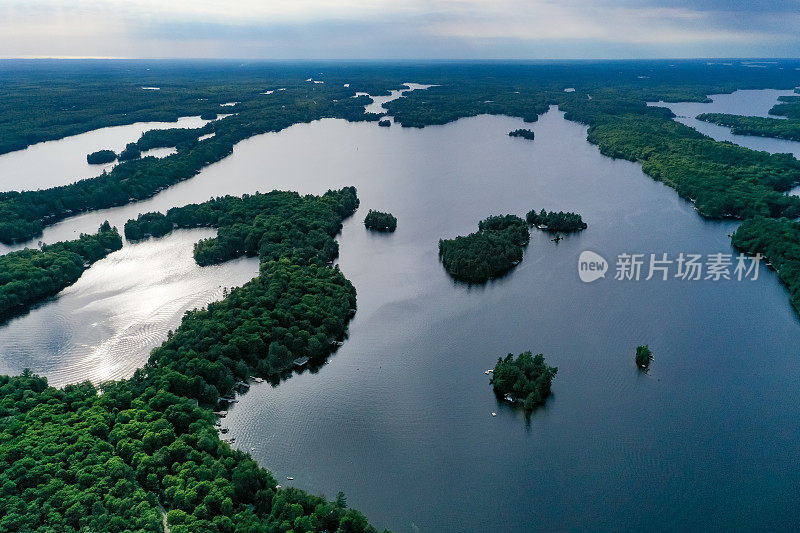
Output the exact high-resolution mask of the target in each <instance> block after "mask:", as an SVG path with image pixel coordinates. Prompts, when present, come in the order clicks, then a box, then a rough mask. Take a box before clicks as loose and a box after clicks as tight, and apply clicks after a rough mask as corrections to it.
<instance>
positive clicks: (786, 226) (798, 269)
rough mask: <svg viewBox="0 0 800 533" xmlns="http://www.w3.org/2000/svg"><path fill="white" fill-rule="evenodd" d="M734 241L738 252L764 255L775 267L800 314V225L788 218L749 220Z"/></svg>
mask: <svg viewBox="0 0 800 533" xmlns="http://www.w3.org/2000/svg"><path fill="white" fill-rule="evenodd" d="M731 240H732V242H733V245H734V246H735V247H736V248H737V249H739V250H741V251H742V252H745V253H748V254H756V253H760V254H761V255H762V256H763V257H764V258H765V259H766V260H767V261H768V262H769V264H771V265H772V267H773V268H774V269H775V270H776V271H777V273H778V277H779V278H780V280H781V281H782V282H783V284H784V285H786V287H787V288H788V289H789V297H790V299H791V301H792V305H793V306H794V308H795V310H796V311H797V312H799V313H800V222H796V221H794V220H790V219H788V218H780V219H772V218H753V219H750V220H745V221H744V222H742V224H741V225H740V226H739V228H738V229H737V230H736V232H735V233H734V234H733V237H732V239H731Z"/></svg>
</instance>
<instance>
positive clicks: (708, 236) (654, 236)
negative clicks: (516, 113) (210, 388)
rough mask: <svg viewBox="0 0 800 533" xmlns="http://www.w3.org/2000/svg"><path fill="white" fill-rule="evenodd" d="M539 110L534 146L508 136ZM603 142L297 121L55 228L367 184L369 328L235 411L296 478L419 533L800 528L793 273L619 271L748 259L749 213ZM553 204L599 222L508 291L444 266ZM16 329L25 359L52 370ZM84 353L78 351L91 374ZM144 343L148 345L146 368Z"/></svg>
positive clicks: (544, 129)
mask: <svg viewBox="0 0 800 533" xmlns="http://www.w3.org/2000/svg"><path fill="white" fill-rule="evenodd" d="M519 127H532V129H533V130H534V131H535V133H536V140H535V141H533V142H530V141H526V140H524V139H513V138H509V137H508V136H507V133H508V132H509V131H510V130H513V129H516V128H519ZM585 135H586V129H585V127H583V126H581V125H578V124H575V123H570V122H567V121H565V120H564V119H563V116H562V114H561V113H559V112H558V111H556V110H551V111H550V112H549V113H547V114H546V115H545V116H543V117H542V118H541V119H540V121H539V122H537V123H535V124H533V125H532V126H530V125H523V123H522V121H521V120H518V119H513V118H507V117H488V116H480V117H475V118H471V119H464V120H460V121H458V122H455V123H453V124H449V125H446V126H437V127H429V128H425V129H423V130H417V129H402V128H398V127H397V126H392V127H391V128H379V127H378V126H377V125H375V124H366V123H359V124H350V123H346V122H343V121H340V120H323V121H318V122H314V123H311V124H302V125H296V126H293V127H291V128H289V129H287V130H285V131H283V132H280V133H276V134H266V135H262V136H258V137H254V138H252V139H249V140H247V141H243V142H241V143H239V144H238V145H237V146H236V148H235V150H234V154H233V155H232V156H231V157H229V158H227V159H225V160H223V161H221V162H219V163H217V164H215V165H212V166H210V167H208V168H207V169H205V170H204V171H203V172H202V173H201V174H200V175H199V176H197V177H196V178H193V179H192V180H189V181H187V182H184V183H182V184H180V185H177V186H175V187H172V188H170V189H168V190H166V191H164V192H163V193H161V194H159V195H158V196H156V197H155V198H153V199H152V200H149V201H147V202H142V203H139V204H135V205H132V206H127V207H123V208H118V209H113V210H108V211H103V212H93V213H89V214H87V215H84V216H81V217H76V218H74V219H70V220H69V221H65V222H63V223H61V224H58V225H56V226H54V227H53V228H50V229H48V230H47V231H46V232H45V237H44V239H45V240H46V241H48V242H52V241H55V240H58V239H59V238H64V237H66V236H68V235H71V234H73V232H80V231H88V230H90V229H95V228H96V227H97V225H99V222H100V221H102V220H103V219H105V218H110V219H111V220H112V222H114V223H116V224H118V225H119V224H121V223H123V222H124V220H126V219H127V218H130V216H135V215H136V213H138V212H145V211H149V210H153V209H158V210H164V209H166V208H168V207H170V206H172V205H182V204H185V203H188V202H193V201H202V200H205V199H207V198H208V197H209V196H211V195H217V194H223V193H229V194H241V193H244V192H252V191H254V190H261V191H266V190H270V189H273V188H278V189H292V190H298V191H300V192H304V193H305V192H308V193H321V192H324V191H325V190H326V189H328V188H338V187H341V186H344V185H356V186H357V187H358V192H359V197H360V198H361V208H360V209H359V211H358V212H357V213H356V215H355V216H354V217H353V218H351V219H349V220H348V221H347V222H346V224H345V227H344V229H343V232H342V235H341V237H340V239H339V241H340V244H341V259H340V261H339V264H340V266H341V269H342V271H343V272H344V273H345V275H346V276H347V277H348V278H349V279H350V280H351V281H352V282H353V283H354V284H355V286H356V288H357V290H358V312H357V314H356V316H355V318H354V319H353V321H352V323H351V326H350V338H349V340H347V342H345V344H344V346H342V347H341V348H340V349H339V351H338V352H337V353H336V354H335V355H334V356H333V357H332V358H331V359H330V360H329V363H328V364H326V365H324V366H323V367H322V368H321V369H320V370H319V371H318V372H316V373H313V374H312V373H311V372H309V371H306V372H303V373H301V374H299V375H295V376H293V377H292V378H291V379H289V380H288V381H286V382H284V383H282V384H281V385H279V386H278V387H272V386H270V385H268V384H266V383H264V384H256V385H253V386H252V387H251V390H250V392H249V393H247V394H245V395H244V396H242V397H241V398H240V402H239V403H238V404H235V406H234V407H233V408H232V409H231V411H230V412H229V415H228V416H227V418H225V419H224V423H225V425H226V426H227V427H229V428H230V433H231V434H232V435H234V436H236V439H237V443H236V445H237V446H239V447H240V448H242V449H244V450H246V451H248V452H250V453H251V454H252V455H253V457H255V458H256V459H257V460H258V461H259V463H260V464H262V465H264V466H266V467H267V468H269V469H271V470H272V471H273V472H274V474H275V476H276V479H278V480H279V483H282V484H284V485H285V484H287V483H293V484H294V485H296V486H299V487H302V488H305V489H308V490H311V491H312V492H316V493H319V492H323V493H325V494H327V495H328V496H329V497H334V496H335V494H336V492H337V491H339V490H343V491H345V493H346V494H347V495H348V501H349V503H350V504H351V505H352V506H354V507H357V508H359V509H360V510H362V511H363V512H364V513H365V514H367V515H368V516H369V517H370V519H371V521H372V522H373V523H375V524H376V525H377V526H379V527H390V528H392V529H394V530H396V531H400V532H405V531H475V532H478V531H481V532H482V531H512V532H514V531H530V530H553V529H556V530H571V529H578V530H598V529H654V530H666V529H669V530H673V529H701V528H702V529H712V528H713V529H779V528H780V529H796V528H798V527H800V519H798V518H797V515H796V513H795V509H796V508H797V505H798V503H800V502H798V499H799V498H798V496H797V491H796V488H797V486H798V483H800V468H798V467H797V464H798V458H800V443H799V442H798V439H797V435H798V433H799V432H798V430H799V429H800V428H799V427H798V426H800V402H798V400H800V394H799V393H798V386H797V383H798V381H799V380H800V358H798V355H800V342H799V341H800V322H799V321H798V319H797V318H796V316H795V313H794V311H793V310H792V309H791V307H790V305H789V301H788V297H787V295H786V292H785V290H784V288H783V287H782V286H781V285H780V284H779V282H778V281H777V279H776V277H775V275H774V274H773V273H771V272H769V271H767V270H766V269H762V271H761V272H760V276H759V279H758V280H757V281H742V282H735V281H723V282H717V283H715V282H711V281H680V280H675V279H671V280H669V281H660V280H659V281H656V280H651V281H649V282H646V281H638V282H635V281H630V282H622V281H615V280H614V279H613V261H614V259H615V258H616V255H617V254H619V253H621V252H637V253H647V254H649V253H659V254H660V253H664V252H666V253H670V254H677V253H679V252H685V253H704V254H706V253H716V252H726V253H732V250H731V248H730V244H729V238H728V237H727V234H728V233H730V232H731V231H732V230H733V229H734V228H735V224H734V223H730V222H707V221H704V220H702V219H701V218H700V217H699V216H697V214H696V213H695V211H694V210H693V208H692V207H691V205H690V204H687V203H686V202H684V201H682V200H680V199H679V198H678V197H677V195H676V194H675V193H674V191H673V190H672V189H669V188H667V187H665V186H663V185H661V184H659V183H656V182H654V181H652V180H651V179H650V178H648V177H647V176H645V175H644V174H642V172H641V169H640V167H639V165H637V164H634V163H630V162H626V161H615V160H612V159H609V158H606V157H603V156H601V155H600V154H599V152H598V150H597V148H596V147H594V146H592V145H590V144H588V143H587V142H586V140H585ZM532 208H536V209H542V208H545V209H564V210H575V211H578V212H580V213H581V214H582V215H583V217H584V220H586V221H587V222H588V223H589V228H588V229H587V230H586V231H584V232H582V233H580V234H578V235H573V236H569V237H567V238H566V239H565V240H563V241H561V242H560V243H558V244H556V243H553V242H551V241H550V240H549V237H548V236H546V235H545V234H543V233H540V232H534V233H533V235H532V239H531V243H530V245H529V246H528V248H527V250H526V252H525V258H524V260H523V262H522V263H521V264H520V266H519V267H517V268H516V269H515V270H514V271H512V272H511V274H510V275H508V276H506V277H504V278H502V279H500V280H497V281H495V282H491V283H489V284H487V285H486V286H478V287H470V286H467V285H463V284H459V283H455V282H453V281H452V280H451V279H450V278H449V277H448V276H447V275H446V274H445V272H444V271H443V269H442V267H441V265H440V263H439V261H438V257H437V241H438V239H439V238H443V237H445V238H446V237H452V236H454V235H459V234H466V233H468V232H471V231H474V230H475V228H476V225H477V222H478V220H480V219H481V218H484V217H485V216H487V215H491V214H500V213H516V214H519V215H524V213H525V212H526V211H528V210H529V209H532ZM368 209H380V210H386V211H391V212H392V213H393V214H395V215H396V216H397V218H398V229H397V231H396V232H395V233H394V234H391V235H375V234H371V233H368V232H367V231H366V230H365V229H364V227H363V224H362V220H363V217H364V215H365V213H366V211H367V210H368ZM154 244H155V243H154ZM126 248H127V247H126ZM587 249H588V250H593V251H595V252H598V253H600V254H601V255H603V256H605V257H606V258H607V259H609V260H610V261H612V266H611V268H612V272H610V273H609V275H608V276H607V277H606V279H602V280H598V281H596V282H594V283H592V284H584V283H582V282H580V281H579V279H578V275H577V259H578V256H579V254H580V252H581V251H583V250H587ZM124 251H125V250H123V252H124ZM110 258H113V254H112V256H110ZM176 260H177V256H176ZM186 261H191V257H190V256H189V255H188V254H187V258H186ZM102 265H103V262H102V261H101V262H99V263H98V264H96V265H95V266H93V267H92V269H91V270H94V269H95V268H102ZM147 265H148V263H146V262H145V263H144V264H142V268H147ZM91 270H90V271H91ZM109 275H112V274H109ZM217 275H218V276H219V277H218V279H219V280H220V283H221V284H226V283H225V279H226V278H225V276H226V274H225V271H220V272H219V273H218V274H217ZM227 284H228V285H230V284H232V283H227ZM175 290H176V291H180V290H183V289H180V288H178V289H175ZM64 302H66V303H64ZM68 304H69V301H68V300H67V299H65V298H58V299H56V300H55V301H54V302H52V303H50V304H48V305H49V306H51V307H52V306H55V307H58V306H61V305H64V306H65V307H64V308H63V310H64V312H65V313H68V312H69V308H68V307H66V306H67V305H68ZM46 308H47V307H46V306H43V307H41V308H40V309H46ZM35 313H36V312H34V313H32V314H31V315H29V317H30V316H36V315H35ZM26 318H27V317H23V319H20V320H25V319H26ZM58 328H59V325H58V324H53V325H52V329H53V331H52V332H51V333H52V334H55V333H56V332H57V330H58ZM4 331H5V330H3V329H0V353H2V354H3V358H4V359H6V360H7V361H12V362H11V363H8V362H6V365H7V366H9V367H13V368H16V367H23V366H32V367H34V370H36V368H35V366H36V365H35V364H34V365H26V362H30V361H33V362H34V363H36V360H35V359H34V358H33V357H31V356H30V355H27V356H26V355H17V356H14V355H13V352H11V351H10V348H9V345H8V344H5V345H4V344H3V343H4V339H5V338H6V336H5V335H4ZM75 335H76V337H75V338H76V339H78V340H80V338H82V337H81V335H88V333H84V332H82V330H81V331H78V332H77V333H76V334H75ZM75 342H78V341H77V340H76V341H75ZM639 344H649V345H650V347H651V348H652V349H653V352H654V354H655V361H654V362H653V364H652V370H651V372H650V374H649V375H645V374H642V373H641V372H639V371H638V370H637V369H636V367H635V364H634V351H635V347H636V346H637V345H639ZM523 350H533V351H534V352H543V353H544V354H545V355H546V358H547V361H548V363H550V364H552V365H555V366H558V367H559V371H558V375H557V377H556V380H555V382H554V385H553V396H552V397H551V398H550V399H549V400H548V403H547V405H546V406H545V407H544V408H542V409H539V410H537V411H536V412H535V413H534V414H533V415H532V416H531V417H530V418H526V417H525V416H524V415H523V414H522V413H521V412H519V411H517V410H515V409H513V408H512V407H510V406H508V405H505V404H501V403H498V402H497V400H496V399H495V396H494V394H493V393H492V391H491V388H490V386H489V384H488V376H486V375H485V374H484V371H485V370H486V369H487V368H490V367H491V366H492V365H493V364H494V362H495V360H496V359H497V357H498V356H500V355H504V354H506V353H508V352H515V353H518V352H521V351H523ZM9 353H11V354H12V355H11V356H9V355H8V354H9ZM95 357H100V358H102V357H101V356H98V355H95ZM80 358H81V356H80V355H75V356H74V359H75V360H74V361H73V362H72V363H71V364H73V365H74V368H76V369H83V370H84V371H85V369H86V367H87V365H85V364H83V365H82V364H81V362H80ZM145 358H146V351H141V352H140V351H136V350H132V351H131V355H130V359H131V361H132V362H135V363H137V364H141V362H143V361H144V359H145ZM40 359H46V358H44V357H41V354H40ZM73 376H74V378H78V377H79V376H85V374H83V373H80V372H76V373H75V374H74V375H73ZM61 379H62V380H64V381H69V377H68V376H67V375H62V376H61ZM492 412H496V413H497V416H496V417H492V416H491V413H492ZM286 476H292V477H294V481H292V482H288V481H286V480H285V477H286Z"/></svg>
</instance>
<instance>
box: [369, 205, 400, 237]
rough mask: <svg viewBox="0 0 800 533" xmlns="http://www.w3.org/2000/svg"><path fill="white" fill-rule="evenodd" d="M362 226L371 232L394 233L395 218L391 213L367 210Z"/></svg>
mask: <svg viewBox="0 0 800 533" xmlns="http://www.w3.org/2000/svg"><path fill="white" fill-rule="evenodd" d="M364 226H366V228H367V229H370V230H373V231H389V232H391V231H394V230H396V229H397V218H395V216H394V215H392V214H391V213H384V212H382V211H373V210H372V209H370V210H369V213H367V216H366V217H364Z"/></svg>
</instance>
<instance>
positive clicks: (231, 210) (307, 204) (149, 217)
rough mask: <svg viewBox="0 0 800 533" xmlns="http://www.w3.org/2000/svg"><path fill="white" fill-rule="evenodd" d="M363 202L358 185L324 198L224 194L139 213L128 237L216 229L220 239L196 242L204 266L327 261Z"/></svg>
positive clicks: (127, 229)
mask: <svg viewBox="0 0 800 533" xmlns="http://www.w3.org/2000/svg"><path fill="white" fill-rule="evenodd" d="M358 203H359V202H358V197H357V196H356V190H355V188H354V187H345V188H343V189H341V190H338V191H328V192H327V193H325V194H324V195H322V196H319V197H317V196H300V195H299V194H297V193H296V192H283V191H272V192H270V193H266V194H258V193H257V194H246V195H244V196H242V197H235V196H224V197H221V198H215V199H213V200H209V201H207V202H203V203H202V204H189V205H186V206H183V207H175V208H172V209H170V210H169V211H167V214H166V215H163V214H160V213H146V214H144V215H139V218H137V219H136V220H129V221H128V222H126V223H125V236H126V238H128V239H132V240H133V239H141V238H145V237H146V235H147V234H150V235H152V236H160V235H165V234H166V233H169V231H172V228H173V227H177V228H196V227H215V228H217V236H216V237H211V238H208V239H203V240H201V241H200V242H198V243H197V244H196V245H195V248H194V257H195V260H196V261H197V263H198V264H200V265H204V266H205V265H211V264H217V263H221V262H223V261H227V260H229V259H233V258H236V257H239V256H242V255H247V256H251V257H252V256H255V255H258V256H259V257H260V258H261V259H262V260H263V261H272V260H277V259H281V258H286V259H290V260H291V261H292V262H294V263H297V264H312V263H316V264H326V263H329V262H331V261H333V259H335V258H336V256H337V255H338V253H339V247H338V244H337V243H336V241H335V240H334V239H333V237H334V236H335V235H336V234H337V233H339V231H340V230H341V229H342V220H343V219H344V218H345V217H348V216H350V215H351V214H353V212H354V211H355V209H356V208H357V207H358Z"/></svg>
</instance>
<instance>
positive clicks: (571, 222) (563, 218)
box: [525, 209, 587, 231]
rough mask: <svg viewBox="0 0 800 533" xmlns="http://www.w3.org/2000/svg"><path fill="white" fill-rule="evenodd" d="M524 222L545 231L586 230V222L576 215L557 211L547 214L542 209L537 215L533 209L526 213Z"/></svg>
mask: <svg viewBox="0 0 800 533" xmlns="http://www.w3.org/2000/svg"><path fill="white" fill-rule="evenodd" d="M525 220H527V221H528V224H530V225H531V226H536V227H537V228H539V229H543V230H547V231H580V230H584V229H586V228H587V224H586V222H584V221H583V219H582V218H581V216H580V215H579V214H577V213H565V212H563V211H559V212H558V213H556V212H555V211H551V212H549V213H548V212H547V211H545V210H544V209H542V210H541V211H540V212H539V213H537V212H536V210H535V209H532V210H530V211H528V214H527V215H525Z"/></svg>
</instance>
